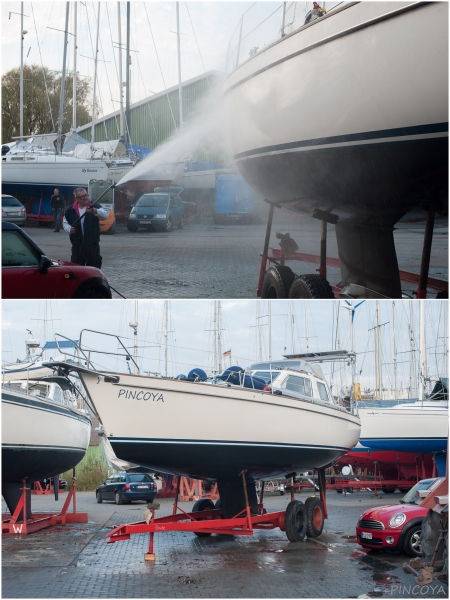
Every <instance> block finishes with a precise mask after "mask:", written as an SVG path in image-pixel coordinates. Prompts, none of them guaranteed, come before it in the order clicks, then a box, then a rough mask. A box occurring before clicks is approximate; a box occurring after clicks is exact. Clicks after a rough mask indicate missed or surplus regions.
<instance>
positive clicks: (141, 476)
mask: <svg viewBox="0 0 450 600" xmlns="http://www.w3.org/2000/svg"><path fill="white" fill-rule="evenodd" d="M128 479H129V480H130V482H135V481H153V479H152V477H151V475H149V474H148V473H133V475H128Z"/></svg>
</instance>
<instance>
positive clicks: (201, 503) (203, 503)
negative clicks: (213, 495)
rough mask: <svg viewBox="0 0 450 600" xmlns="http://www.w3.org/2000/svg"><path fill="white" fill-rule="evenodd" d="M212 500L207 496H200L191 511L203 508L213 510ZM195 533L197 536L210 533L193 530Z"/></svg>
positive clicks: (204, 535) (198, 510) (202, 509)
mask: <svg viewBox="0 0 450 600" xmlns="http://www.w3.org/2000/svg"><path fill="white" fill-rule="evenodd" d="M213 509H214V502H213V501H212V500H210V499H209V498H200V500H197V502H196V503H195V504H194V506H193V507H192V512H200V511H204V510H213ZM194 533H195V535H196V536H198V537H206V536H208V535H211V534H210V533H206V532H205V531H194Z"/></svg>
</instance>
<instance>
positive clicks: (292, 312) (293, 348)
mask: <svg viewBox="0 0 450 600" xmlns="http://www.w3.org/2000/svg"><path fill="white" fill-rule="evenodd" d="M289 316H290V319H291V343H292V354H295V319H294V307H293V305H292V300H289Z"/></svg>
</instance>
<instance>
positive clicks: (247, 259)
mask: <svg viewBox="0 0 450 600" xmlns="http://www.w3.org/2000/svg"><path fill="white" fill-rule="evenodd" d="M266 210H267V209H266ZM278 212H279V215H278V216H277V217H276V218H277V220H276V221H275V222H274V225H273V227H272V236H271V240H270V245H271V246H273V247H274V248H279V247H280V246H279V239H277V238H276V233H277V231H282V232H286V231H288V232H290V235H291V238H292V239H293V240H297V241H298V242H299V243H301V244H302V247H303V249H304V250H305V251H308V252H310V253H311V254H316V255H319V251H320V223H319V222H318V221H316V220H314V219H309V218H307V217H304V218H300V217H298V216H297V217H296V218H295V219H293V218H291V217H290V216H288V215H285V214H283V213H282V211H278ZM286 213H287V211H286ZM294 216H295V215H294ZM263 219H264V221H265V212H262V217H261V220H263ZM264 221H263V222H262V223H260V224H253V225H215V224H214V223H212V222H211V221H210V222H205V223H201V224H196V223H190V224H189V225H186V226H185V227H184V228H183V229H181V230H180V229H174V230H173V231H171V232H170V233H161V232H147V231H145V229H144V230H142V231H138V232H137V233H130V232H129V231H127V229H126V227H125V225H119V226H118V227H117V231H116V234H115V235H114V236H108V235H102V236H101V240H100V247H101V254H102V256H103V266H102V270H103V272H104V273H105V275H106V277H107V279H108V281H109V283H110V284H111V286H112V287H113V288H114V290H115V291H114V290H113V297H114V298H120V297H121V296H124V297H125V298H255V297H256V291H257V286H258V274H259V269H260V260H261V257H260V255H261V252H262V250H263V244H264V236H265V232H266V225H265V223H264ZM424 229H425V223H424V221H421V222H409V223H400V224H398V225H397V230H396V232H395V234H394V239H395V241H396V244H397V247H398V250H397V253H398V261H399V268H400V269H402V270H404V271H408V272H412V273H414V274H416V276H417V275H418V273H419V272H420V265H421V259H422V256H421V242H422V240H423V235H424ZM26 231H27V233H28V234H29V235H30V236H31V237H32V238H33V239H34V240H35V241H36V242H37V243H38V244H39V246H40V247H41V248H43V249H44V250H45V252H47V254H48V256H51V257H52V258H59V259H63V260H69V259H70V242H69V239H68V236H67V234H66V233H65V232H62V233H59V234H58V235H56V234H55V233H53V229H51V228H48V227H27V228H26ZM328 255H329V256H331V257H334V258H335V259H336V258H337V257H338V253H337V246H336V242H335V237H334V233H333V231H330V232H329V234H328ZM289 264H292V263H289ZM318 266H319V265H318V264H317V263H316V264H311V263H306V262H296V264H295V265H293V266H292V268H293V269H294V270H295V271H296V272H297V273H298V274H302V273H314V272H315V271H316V269H317V268H318ZM327 276H328V280H329V281H330V283H331V284H337V283H338V282H339V281H341V275H340V269H339V268H337V267H333V266H331V267H328V275H327ZM430 277H435V278H436V279H439V280H441V281H444V283H445V281H446V280H447V278H448V225H447V220H446V219H437V221H436V227H435V235H434V240H433V246H432V251H431V263H430ZM402 287H403V290H404V291H405V292H406V293H408V294H410V295H411V296H412V297H414V296H413V295H412V293H413V291H415V290H416V289H417V282H411V281H410V282H408V281H404V282H402ZM436 293H437V290H429V297H431V298H433V297H435V296H436Z"/></svg>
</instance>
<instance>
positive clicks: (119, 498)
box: [114, 492, 123, 504]
mask: <svg viewBox="0 0 450 600" xmlns="http://www.w3.org/2000/svg"><path fill="white" fill-rule="evenodd" d="M114 500H115V502H116V504H123V501H122V498H121V496H120V494H119V492H116V493H115V494H114Z"/></svg>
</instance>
